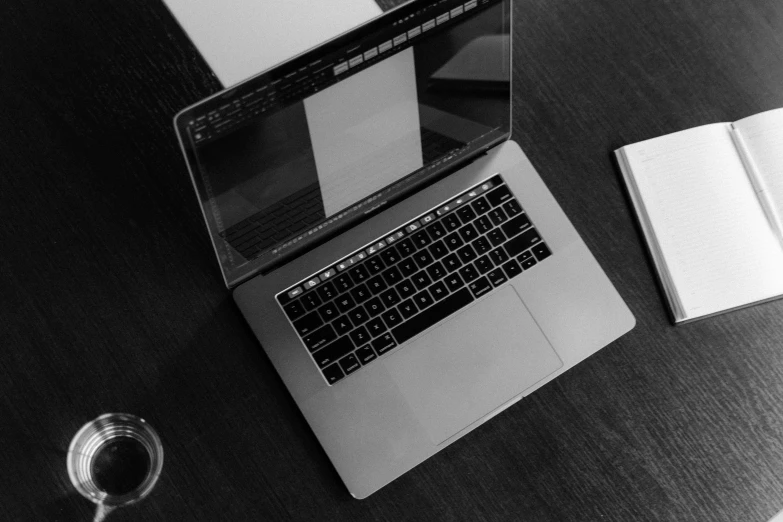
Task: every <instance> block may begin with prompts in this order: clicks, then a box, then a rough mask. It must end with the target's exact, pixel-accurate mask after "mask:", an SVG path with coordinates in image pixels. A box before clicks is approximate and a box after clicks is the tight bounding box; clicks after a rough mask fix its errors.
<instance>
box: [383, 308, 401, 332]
mask: <svg viewBox="0 0 783 522" xmlns="http://www.w3.org/2000/svg"><path fill="white" fill-rule="evenodd" d="M381 317H382V318H383V322H384V323H386V326H388V327H389V328H394V327H395V326H397V325H398V324H400V323H401V322H402V315H401V314H400V312H399V311H398V310H397V309H396V308H390V309H388V310H386V311H385V312H383V313H382V314H381Z"/></svg>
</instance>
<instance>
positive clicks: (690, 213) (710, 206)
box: [625, 123, 783, 317]
mask: <svg viewBox="0 0 783 522" xmlns="http://www.w3.org/2000/svg"><path fill="white" fill-rule="evenodd" d="M730 129H731V127H730V125H729V124H727V123H719V124H714V125H706V126H703V127H697V128H695V129H689V130H685V131H682V132H677V133H674V134H669V135H667V136H662V137H660V138H655V139H652V140H648V141H644V142H641V143H637V144H634V145H629V146H627V147H625V149H626V155H627V158H628V162H629V164H630V166H631V169H632V171H633V175H634V178H635V180H636V183H637V186H638V188H639V192H640V194H641V196H642V198H643V200H644V204H645V207H646V210H647V213H648V215H649V218H650V221H651V223H652V226H653V229H654V231H655V236H656V239H657V241H658V243H659V245H660V248H661V252H662V254H663V256H664V257H665V259H666V263H667V266H668V268H669V271H670V274H671V277H672V280H673V281H672V282H673V284H674V286H675V287H676V288H677V289H678V293H679V296H680V300H681V302H682V305H683V308H684V310H685V312H686V316H688V317H694V316H700V315H707V314H710V313H715V312H719V311H723V310H726V309H730V308H734V307H737V306H742V305H745V304H749V303H752V302H755V301H759V300H762V299H765V298H769V297H773V296H776V295H780V294H781V293H783V270H782V269H781V267H783V250H782V249H781V245H780V243H779V242H778V241H777V239H776V237H775V235H774V233H773V231H772V229H771V227H770V225H769V222H768V221H767V218H766V216H765V215H764V212H763V210H762V208H761V205H760V204H759V202H758V199H757V198H756V195H755V192H754V190H753V187H752V185H751V183H750V181H749V180H748V178H747V175H746V173H745V169H744V166H743V164H742V160H741V158H740V155H739V153H738V152H737V150H736V148H735V147H734V144H733V141H732V138H731V133H730Z"/></svg>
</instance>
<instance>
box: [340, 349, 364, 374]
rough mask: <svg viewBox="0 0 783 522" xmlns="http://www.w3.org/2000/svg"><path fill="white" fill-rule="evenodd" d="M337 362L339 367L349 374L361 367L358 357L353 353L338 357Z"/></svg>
mask: <svg viewBox="0 0 783 522" xmlns="http://www.w3.org/2000/svg"><path fill="white" fill-rule="evenodd" d="M339 363H340V368H342V369H343V371H344V372H345V375H350V374H352V373H353V372H355V371H356V370H358V369H359V368H361V367H362V365H361V364H359V359H357V358H356V356H355V355H354V354H351V355H347V356H345V357H343V358H342V359H340V361H339Z"/></svg>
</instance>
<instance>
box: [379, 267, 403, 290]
mask: <svg viewBox="0 0 783 522" xmlns="http://www.w3.org/2000/svg"><path fill="white" fill-rule="evenodd" d="M381 275H383V280H384V281H386V283H387V284H388V285H389V286H393V285H396V284H397V283H399V282H400V281H402V280H403V279H405V278H404V277H403V275H402V273H401V272H400V269H399V268H397V267H396V266H393V267H391V268H387V269H386V270H384V271H383V274H381Z"/></svg>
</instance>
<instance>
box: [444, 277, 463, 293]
mask: <svg viewBox="0 0 783 522" xmlns="http://www.w3.org/2000/svg"><path fill="white" fill-rule="evenodd" d="M443 282H444V283H446V288H448V289H449V291H450V292H456V291H457V290H459V289H460V288H461V287H462V286H463V285H464V284H465V283H463V282H462V278H461V277H460V276H459V274H456V273H455V274H449V275H447V276H446V279H444V280H443Z"/></svg>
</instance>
